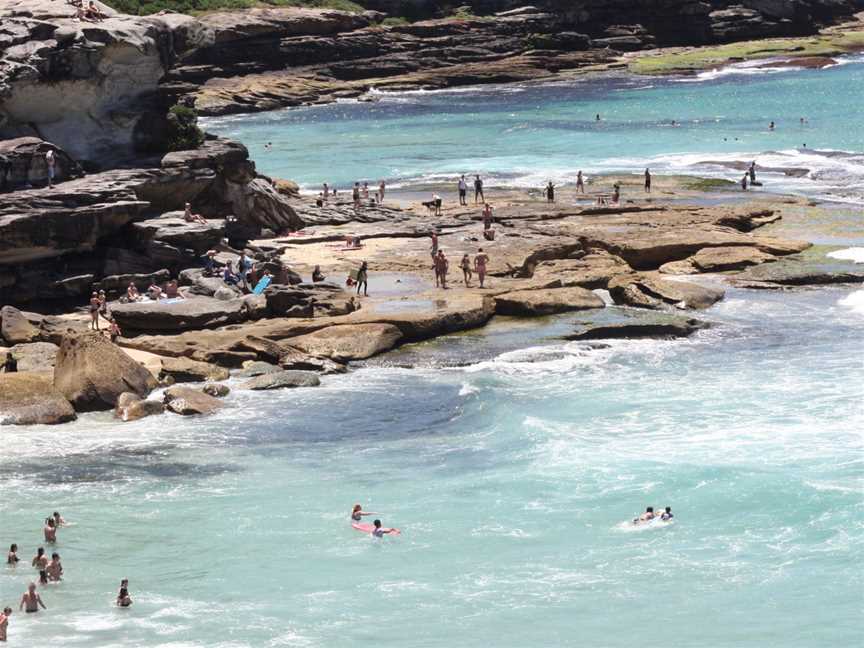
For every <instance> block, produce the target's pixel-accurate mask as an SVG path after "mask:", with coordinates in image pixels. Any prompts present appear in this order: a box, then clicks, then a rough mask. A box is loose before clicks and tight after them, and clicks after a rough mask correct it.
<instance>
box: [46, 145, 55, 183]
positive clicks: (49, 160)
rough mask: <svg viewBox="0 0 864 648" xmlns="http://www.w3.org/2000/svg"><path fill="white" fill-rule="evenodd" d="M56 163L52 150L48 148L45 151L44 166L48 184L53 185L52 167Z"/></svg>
mask: <svg viewBox="0 0 864 648" xmlns="http://www.w3.org/2000/svg"><path fill="white" fill-rule="evenodd" d="M56 163H57V160H56V159H55V158H54V151H53V150H51V149H48V150H47V151H45V166H47V167H48V186H49V187H53V186H54V171H55V169H54V167H55V165H56Z"/></svg>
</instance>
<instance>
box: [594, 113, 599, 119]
mask: <svg viewBox="0 0 864 648" xmlns="http://www.w3.org/2000/svg"><path fill="white" fill-rule="evenodd" d="M594 121H600V113H597V115H595V117H594Z"/></svg>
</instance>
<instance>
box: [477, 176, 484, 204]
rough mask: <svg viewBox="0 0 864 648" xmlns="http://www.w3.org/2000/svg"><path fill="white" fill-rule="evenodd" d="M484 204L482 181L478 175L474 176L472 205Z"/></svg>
mask: <svg viewBox="0 0 864 648" xmlns="http://www.w3.org/2000/svg"><path fill="white" fill-rule="evenodd" d="M480 202H486V197H485V196H484V195H483V180H482V179H481V178H480V176H479V175H476V176H474V204H475V205H476V204H478V203H480Z"/></svg>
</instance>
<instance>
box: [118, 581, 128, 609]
mask: <svg viewBox="0 0 864 648" xmlns="http://www.w3.org/2000/svg"><path fill="white" fill-rule="evenodd" d="M130 605H132V597H131V596H129V579H128V578H124V579H123V580H121V581H120V591H119V592H117V607H129V606H130Z"/></svg>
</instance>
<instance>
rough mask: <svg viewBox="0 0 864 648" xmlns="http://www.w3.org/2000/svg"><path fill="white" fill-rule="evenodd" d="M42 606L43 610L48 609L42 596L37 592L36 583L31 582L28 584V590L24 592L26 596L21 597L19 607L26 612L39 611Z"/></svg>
mask: <svg viewBox="0 0 864 648" xmlns="http://www.w3.org/2000/svg"><path fill="white" fill-rule="evenodd" d="M40 607H41V608H42V609H43V610H47V609H48V608H47V607H45V604H44V603H43V602H42V597H41V596H39V594H38V593H37V592H36V583H30V585H28V586H27V591H26V592H24V596H22V597H21V603H19V604H18V609H19V610H24V611H25V612H38V611H39V608H40Z"/></svg>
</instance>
